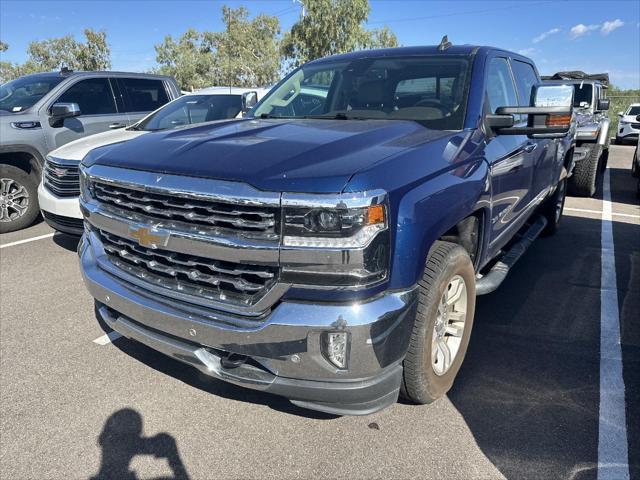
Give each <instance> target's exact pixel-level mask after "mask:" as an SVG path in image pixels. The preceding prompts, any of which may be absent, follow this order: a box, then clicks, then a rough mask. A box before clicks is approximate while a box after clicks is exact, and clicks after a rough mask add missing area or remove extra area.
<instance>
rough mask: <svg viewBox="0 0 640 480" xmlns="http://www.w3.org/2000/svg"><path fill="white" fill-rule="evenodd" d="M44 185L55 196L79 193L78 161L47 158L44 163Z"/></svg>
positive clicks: (77, 194)
mask: <svg viewBox="0 0 640 480" xmlns="http://www.w3.org/2000/svg"><path fill="white" fill-rule="evenodd" d="M43 181H44V185H45V187H47V189H48V190H49V191H50V192H51V193H53V194H54V195H55V196H57V197H77V196H79V195H80V171H79V162H77V161H73V160H62V159H58V158H56V159H52V158H51V157H49V158H47V159H46V161H45V163H44V176H43Z"/></svg>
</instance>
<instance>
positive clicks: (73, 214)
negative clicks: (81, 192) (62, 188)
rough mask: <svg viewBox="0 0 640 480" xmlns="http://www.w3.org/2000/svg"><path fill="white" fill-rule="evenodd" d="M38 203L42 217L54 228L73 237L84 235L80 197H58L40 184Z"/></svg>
mask: <svg viewBox="0 0 640 480" xmlns="http://www.w3.org/2000/svg"><path fill="white" fill-rule="evenodd" d="M38 203H39V204H40V210H41V211H42V216H43V217H44V219H45V221H46V222H47V223H48V224H49V225H50V226H51V227H52V228H54V229H56V230H58V231H61V232H64V233H70V234H72V235H82V212H81V211H80V201H79V200H78V197H70V198H59V197H56V196H55V195H54V194H52V193H51V192H50V191H49V190H47V188H46V187H45V186H44V184H43V183H42V182H40V185H39V186H38Z"/></svg>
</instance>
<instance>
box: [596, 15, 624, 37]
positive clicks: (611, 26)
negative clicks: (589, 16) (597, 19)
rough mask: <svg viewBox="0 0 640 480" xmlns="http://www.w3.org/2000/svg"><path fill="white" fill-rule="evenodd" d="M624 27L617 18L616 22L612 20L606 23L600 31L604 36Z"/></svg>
mask: <svg viewBox="0 0 640 480" xmlns="http://www.w3.org/2000/svg"><path fill="white" fill-rule="evenodd" d="M623 25H624V22H623V21H622V20H620V19H619V18H616V19H615V20H611V21H608V22H604V23H603V24H602V28H601V29H600V33H602V34H603V35H609V34H610V33H611V32H613V31H614V30H615V29H617V28H620V27H622V26H623Z"/></svg>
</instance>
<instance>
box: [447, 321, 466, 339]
mask: <svg viewBox="0 0 640 480" xmlns="http://www.w3.org/2000/svg"><path fill="white" fill-rule="evenodd" d="M463 331H464V323H462V322H456V323H450V324H449V325H447V328H446V329H445V332H446V333H448V334H449V335H453V336H454V337H462V332H463Z"/></svg>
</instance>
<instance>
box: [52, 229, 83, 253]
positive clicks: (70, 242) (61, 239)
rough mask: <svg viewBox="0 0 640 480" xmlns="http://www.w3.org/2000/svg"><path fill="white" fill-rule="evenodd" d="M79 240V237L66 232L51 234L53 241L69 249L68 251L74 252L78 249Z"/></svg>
mask: <svg viewBox="0 0 640 480" xmlns="http://www.w3.org/2000/svg"><path fill="white" fill-rule="evenodd" d="M79 241H80V237H76V236H74V235H67V234H66V233H61V232H56V233H55V234H54V235H53V243H55V244H56V245H58V246H59V247H62V248H64V249H65V250H69V251H70V252H76V251H77V250H78V242H79Z"/></svg>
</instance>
